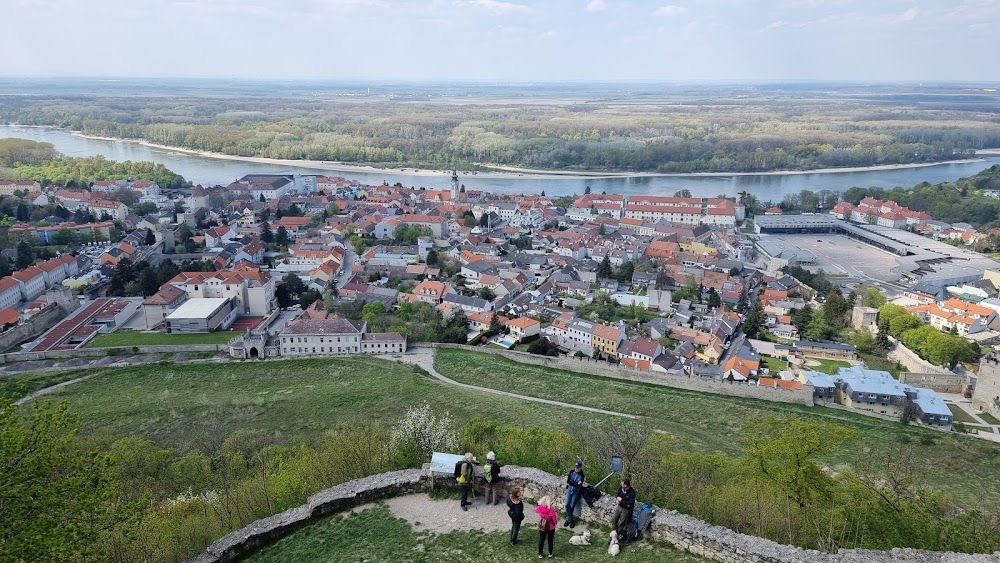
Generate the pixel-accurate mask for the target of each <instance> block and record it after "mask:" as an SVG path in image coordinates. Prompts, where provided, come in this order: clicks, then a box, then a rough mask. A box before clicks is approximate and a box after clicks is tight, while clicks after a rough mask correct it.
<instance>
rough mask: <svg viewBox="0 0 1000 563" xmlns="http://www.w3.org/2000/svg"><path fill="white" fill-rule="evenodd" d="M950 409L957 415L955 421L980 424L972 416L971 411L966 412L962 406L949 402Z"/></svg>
mask: <svg viewBox="0 0 1000 563" xmlns="http://www.w3.org/2000/svg"><path fill="white" fill-rule="evenodd" d="M948 410H950V411H951V414H953V415H955V422H961V423H963V424H979V421H978V420H976V419H975V418H972V416H970V415H969V413H967V412H965V411H964V410H963V409H962V407H960V406H958V405H955V404H952V403H948Z"/></svg>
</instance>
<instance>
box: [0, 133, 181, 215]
mask: <svg viewBox="0 0 1000 563" xmlns="http://www.w3.org/2000/svg"><path fill="white" fill-rule="evenodd" d="M0 178H13V179H15V180H34V181H36V182H38V183H40V184H42V185H43V186H49V185H56V186H70V187H86V186H88V185H89V184H91V183H93V182H97V181H101V180H122V179H125V178H132V179H135V180H152V181H154V182H156V183H157V184H158V185H159V186H160V187H161V188H164V189H177V188H184V187H188V186H189V185H190V184H189V183H188V181H187V180H185V179H184V177H183V176H181V175H179V174H175V173H173V172H171V171H170V170H169V169H167V167H166V166H164V165H162V164H154V163H152V162H145V161H144V162H132V161H130V160H126V161H124V162H117V161H114V160H108V159H106V158H104V157H103V156H91V157H86V158H82V157H76V156H63V155H62V154H61V153H59V152H58V151H56V150H55V148H53V146H52V143H38V142H35V141H30V140H27V139H12V138H7V139H0ZM133 203H134V202H133Z"/></svg>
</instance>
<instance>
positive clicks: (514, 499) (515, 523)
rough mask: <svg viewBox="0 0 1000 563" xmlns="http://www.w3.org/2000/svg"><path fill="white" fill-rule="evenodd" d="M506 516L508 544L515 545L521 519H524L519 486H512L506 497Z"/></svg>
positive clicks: (518, 541)
mask: <svg viewBox="0 0 1000 563" xmlns="http://www.w3.org/2000/svg"><path fill="white" fill-rule="evenodd" d="M507 516H510V545H517V544H519V543H521V540H519V539H517V535H518V533H520V531H521V521H522V520H524V503H523V502H522V501H521V487H514V488H513V489H511V490H510V495H509V496H508V497H507Z"/></svg>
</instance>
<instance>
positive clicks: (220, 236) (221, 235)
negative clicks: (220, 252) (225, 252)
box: [205, 226, 239, 248]
mask: <svg viewBox="0 0 1000 563" xmlns="http://www.w3.org/2000/svg"><path fill="white" fill-rule="evenodd" d="M237 238H239V234H237V233H236V229H234V228H232V227H230V226H224V227H213V228H211V229H209V230H207V231H205V246H207V247H208V248H216V247H220V246H225V245H227V244H229V243H230V242H232V241H233V240H235V239H237Z"/></svg>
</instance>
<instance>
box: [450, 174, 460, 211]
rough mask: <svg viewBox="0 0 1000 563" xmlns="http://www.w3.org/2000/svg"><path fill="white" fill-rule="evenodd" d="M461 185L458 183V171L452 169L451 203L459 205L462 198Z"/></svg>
mask: <svg viewBox="0 0 1000 563" xmlns="http://www.w3.org/2000/svg"><path fill="white" fill-rule="evenodd" d="M460 194H461V185H460V184H459V183H458V170H456V169H454V168H452V169H451V202H452V203H458V201H459V198H461V195H460Z"/></svg>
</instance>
